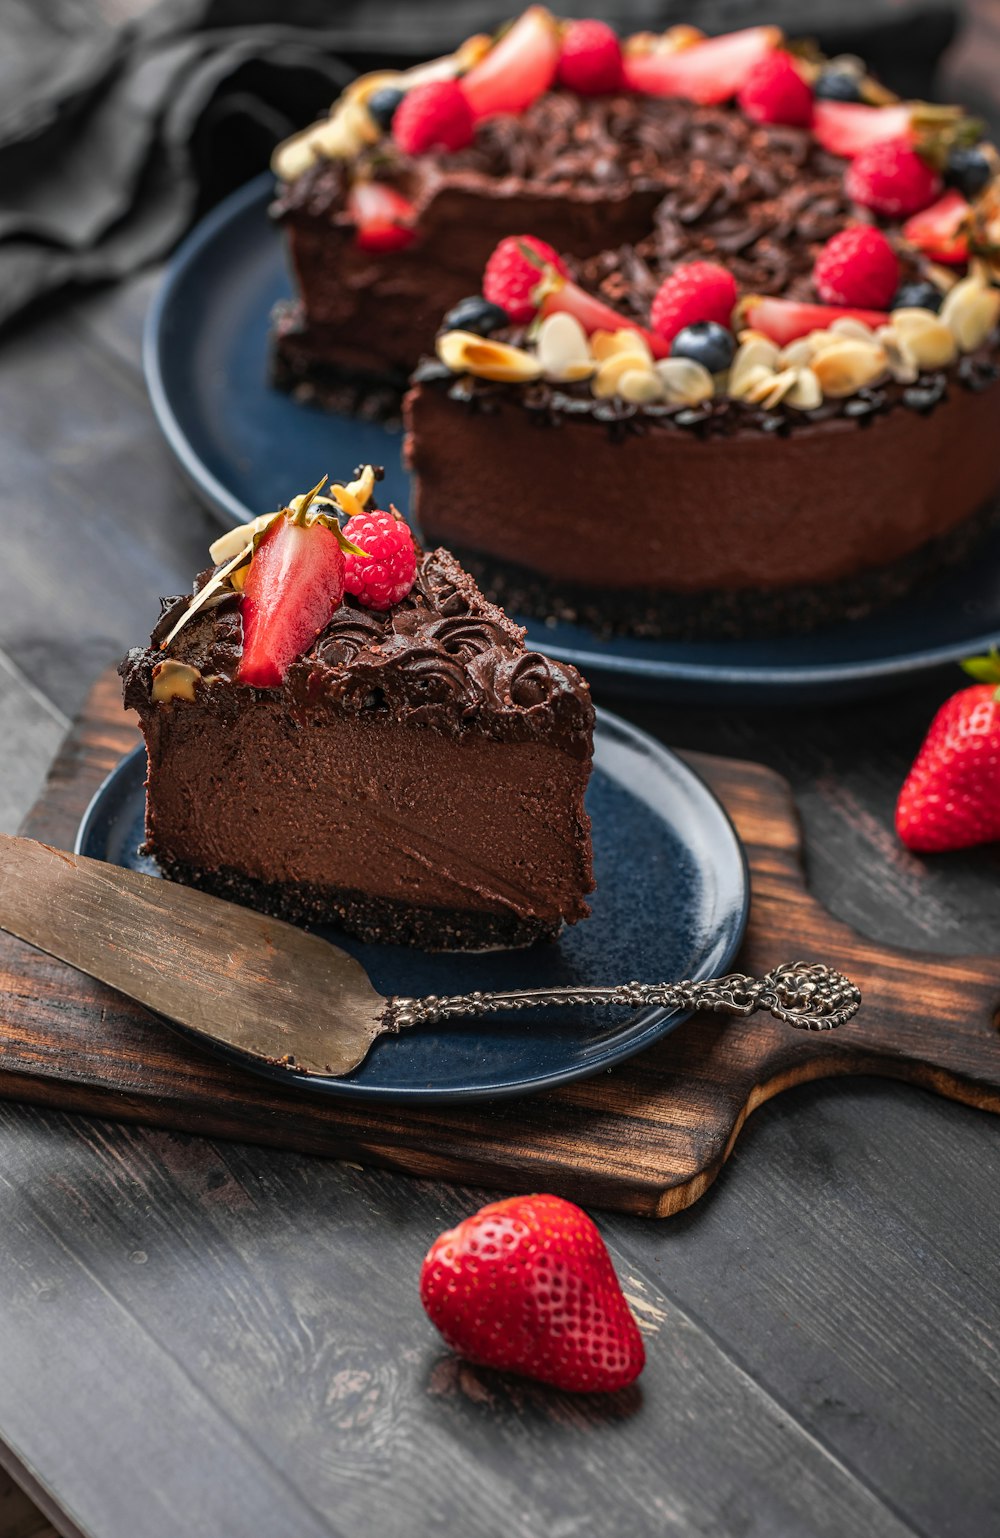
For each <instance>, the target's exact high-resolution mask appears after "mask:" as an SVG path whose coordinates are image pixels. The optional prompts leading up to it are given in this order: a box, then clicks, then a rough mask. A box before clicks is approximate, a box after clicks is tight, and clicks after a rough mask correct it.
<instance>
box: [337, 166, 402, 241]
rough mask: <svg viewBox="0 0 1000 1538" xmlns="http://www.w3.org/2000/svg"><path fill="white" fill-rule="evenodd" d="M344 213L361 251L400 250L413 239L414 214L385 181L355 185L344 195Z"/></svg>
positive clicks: (400, 194) (357, 183) (393, 188)
mask: <svg viewBox="0 0 1000 1538" xmlns="http://www.w3.org/2000/svg"><path fill="white" fill-rule="evenodd" d="M347 212H348V213H349V214H350V216H351V218H352V220H353V221H354V225H355V230H356V234H355V239H356V241H357V243H358V245H359V246H360V247H361V249H362V250H363V251H401V250H402V249H403V247H404V246H408V245H410V244H411V243H412V242H413V241H414V240H415V239H416V230H415V229H414V224H415V223H416V218H417V211H416V209H415V208H414V206H413V204H412V203H411V202H410V200H409V198H404V196H403V194H402V193H401V192H397V191H396V189H395V187H390V186H389V183H388V182H355V183H354V186H353V187H352V188H351V190H350V192H349V193H348V195H347Z"/></svg>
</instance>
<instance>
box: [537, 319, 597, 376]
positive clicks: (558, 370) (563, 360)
mask: <svg viewBox="0 0 1000 1538" xmlns="http://www.w3.org/2000/svg"><path fill="white" fill-rule="evenodd" d="M535 350H536V353H537V356H538V361H539V363H540V364H541V366H542V373H543V374H544V375H545V377H546V379H553V380H556V381H561V380H572V379H589V377H590V375H591V374H592V373H593V372H594V370H595V368H596V367H597V364H596V362H595V361H594V359H593V358H592V357H591V355H590V347H589V344H588V341H587V333H586V331H584V329H583V327H582V326H581V325H580V322H579V321H578V320H577V319H576V317H575V316H574V315H564V314H562V313H559V314H556V315H547V316H546V317H545V319H544V320H543V321H542V323H541V325H540V326H539V328H538V333H537V336H536V337H535Z"/></svg>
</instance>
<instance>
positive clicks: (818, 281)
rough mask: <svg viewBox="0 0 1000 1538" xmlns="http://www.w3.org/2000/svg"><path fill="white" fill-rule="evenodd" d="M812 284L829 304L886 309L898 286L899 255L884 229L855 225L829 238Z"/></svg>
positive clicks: (819, 258) (815, 268)
mask: <svg viewBox="0 0 1000 1538" xmlns="http://www.w3.org/2000/svg"><path fill="white" fill-rule="evenodd" d="M813 285H814V287H815V289H816V292H817V294H819V296H820V298H821V299H825V300H826V302H827V304H848V305H861V306H862V307H863V308H865V309H869V310H887V309H888V308H889V306H890V304H891V303H892V297H893V295H894V294H895V292H896V289H897V288H898V287H899V258H898V257H897V256H896V253H895V251H894V250H893V249H892V246H891V245H890V244H889V242H888V240H887V239H886V238H885V236H884V235H883V234H882V231H881V230H876V229H873V228H872V226H871V225H867V224H858V225H854V226H852V228H850V229H847V230H841V232H840V234H839V235H834V236H833V238H832V239H831V240H828V241H827V243H826V245H825V246H824V247H823V249H822V251H821V252H820V253H819V256H818V257H817V258H816V265H815V267H814V268H813Z"/></svg>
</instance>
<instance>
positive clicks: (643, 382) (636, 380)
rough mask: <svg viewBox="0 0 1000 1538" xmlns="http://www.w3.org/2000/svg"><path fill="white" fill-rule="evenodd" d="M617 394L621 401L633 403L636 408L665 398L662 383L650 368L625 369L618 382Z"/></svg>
mask: <svg viewBox="0 0 1000 1538" xmlns="http://www.w3.org/2000/svg"><path fill="white" fill-rule="evenodd" d="M618 394H619V395H620V396H621V398H622V400H623V401H633V402H634V403H635V404H636V405H637V406H645V405H648V404H650V402H652V401H662V400H664V399H665V397H666V392H665V390H664V388H663V381H662V380H661V379H660V377H659V375H658V374H655V373H654V372H653V370H652V369H651V368H627V369H626V370H625V372H624V374H622V376H621V378H620V379H619V381H618Z"/></svg>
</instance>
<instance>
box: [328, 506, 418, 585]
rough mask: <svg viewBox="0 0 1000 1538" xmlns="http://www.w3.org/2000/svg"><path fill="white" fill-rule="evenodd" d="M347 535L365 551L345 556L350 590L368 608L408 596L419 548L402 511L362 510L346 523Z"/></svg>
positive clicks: (349, 552)
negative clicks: (365, 511) (401, 516)
mask: <svg viewBox="0 0 1000 1538" xmlns="http://www.w3.org/2000/svg"><path fill="white" fill-rule="evenodd" d="M344 537H345V538H346V539H349V540H350V541H351V543H352V544H354V545H360V547H361V548H362V550H364V552H365V553H364V555H354V554H352V553H351V551H348V552H347V553H346V554H345V556H344V589H345V591H346V592H348V593H350V594H351V595H352V597H354V598H356V599H357V600H358V602H359V603H360V604H363V605H364V607H365V608H366V609H391V608H392V606H393V604H395V603H399V601H400V600H401V599H403V598H405V597H406V595H407V593H408V592H409V591H410V588H411V587H412V586H413V579H414V577H415V576H416V574H417V552H416V550H415V549H414V546H413V536H412V534H411V533H410V531H409V529H408V528H407V526H406V524H405V523H404V522H403V520H402V518H400V516H399V514H398V513H396V512H395V511H393V512H391V513H377V512H370V513H359V514H357V515H355V517H353V518H349V519H348V521H347V523H345V525H344Z"/></svg>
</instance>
